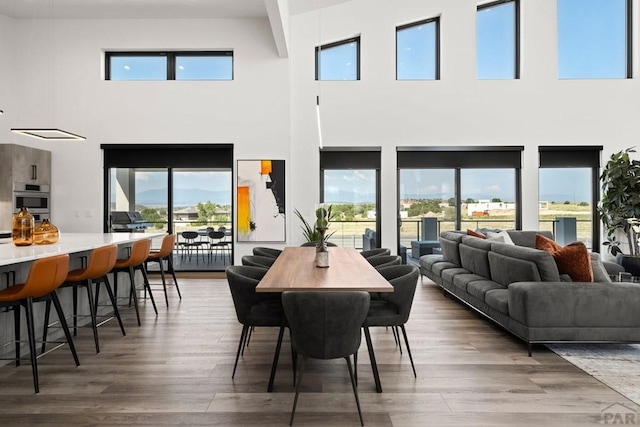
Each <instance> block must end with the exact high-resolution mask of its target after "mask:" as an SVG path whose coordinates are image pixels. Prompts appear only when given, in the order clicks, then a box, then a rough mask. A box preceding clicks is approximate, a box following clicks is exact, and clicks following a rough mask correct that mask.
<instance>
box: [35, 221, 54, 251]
mask: <svg viewBox="0 0 640 427" xmlns="http://www.w3.org/2000/svg"><path fill="white" fill-rule="evenodd" d="M59 238H60V232H59V231H58V227H56V226H55V225H53V224H51V222H49V220H48V219H43V220H42V223H41V224H40V225H39V226H37V227H36V228H35V230H34V231H33V243H35V244H36V245H48V244H51V243H56V242H57V241H58V239H59Z"/></svg>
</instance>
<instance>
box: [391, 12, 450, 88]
mask: <svg viewBox="0 0 640 427" xmlns="http://www.w3.org/2000/svg"><path fill="white" fill-rule="evenodd" d="M431 23H435V25H436V40H435V42H436V51H435V56H436V57H435V68H436V69H435V78H434V79H433V80H440V16H435V17H433V18H427V19H422V20H420V21H416V22H411V23H409V24H403V25H398V26H397V27H396V81H414V80H420V81H422V80H431V79H399V78H398V32H399V31H403V30H407V29H409V28H412V27H417V26H420V25H425V24H431Z"/></svg>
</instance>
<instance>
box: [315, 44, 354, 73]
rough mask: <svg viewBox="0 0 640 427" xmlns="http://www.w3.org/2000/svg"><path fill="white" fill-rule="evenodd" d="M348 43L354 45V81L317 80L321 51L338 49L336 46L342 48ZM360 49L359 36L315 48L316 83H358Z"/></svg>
mask: <svg viewBox="0 0 640 427" xmlns="http://www.w3.org/2000/svg"><path fill="white" fill-rule="evenodd" d="M349 43H356V63H357V64H356V79H355V80H322V79H319V73H320V61H319V59H320V53H321V51H323V50H326V49H331V48H333V47H338V46H342V45H346V44H349ZM360 49H361V43H360V36H359V35H358V36H355V37H350V38H348V39H344V40H339V41H336V42H331V43H326V44H323V45H320V46H316V47H315V79H316V81H334V82H338V81H350V82H353V81H360Z"/></svg>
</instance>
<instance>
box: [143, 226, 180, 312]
mask: <svg viewBox="0 0 640 427" xmlns="http://www.w3.org/2000/svg"><path fill="white" fill-rule="evenodd" d="M175 244H176V235H175V234H167V235H166V236H164V238H163V239H162V245H161V246H160V250H158V251H151V252H150V253H149V256H148V257H147V260H146V262H154V261H155V262H157V263H158V264H159V265H160V276H162V288H163V290H164V300H165V302H166V303H167V307H169V297H168V296H167V282H166V280H165V277H164V263H163V261H167V271H168V272H169V273H171V275H172V276H173V284H174V285H175V287H176V290H177V291H178V297H180V299H182V295H181V294H180V288H179V287H178V279H176V273H175V270H174V269H173V260H172V258H173V247H174V245H175Z"/></svg>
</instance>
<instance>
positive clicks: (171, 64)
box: [104, 50, 235, 81]
mask: <svg viewBox="0 0 640 427" xmlns="http://www.w3.org/2000/svg"><path fill="white" fill-rule="evenodd" d="M136 56H143V57H144V56H164V57H166V58H167V76H166V79H165V80H158V81H168V80H173V81H194V80H177V79H176V57H178V56H211V57H216V56H231V79H202V80H197V81H233V80H234V79H235V57H234V53H233V50H211V51H209V50H199V51H190V50H187V51H182V50H172V51H107V52H105V53H104V59H105V61H104V63H105V70H104V79H105V80H109V81H111V58H113V57H136ZM114 81H125V80H114ZM126 81H130V80H126ZM139 81H144V80H139Z"/></svg>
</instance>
